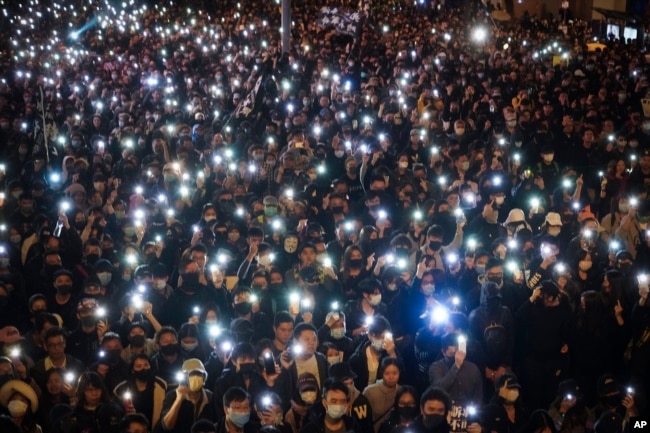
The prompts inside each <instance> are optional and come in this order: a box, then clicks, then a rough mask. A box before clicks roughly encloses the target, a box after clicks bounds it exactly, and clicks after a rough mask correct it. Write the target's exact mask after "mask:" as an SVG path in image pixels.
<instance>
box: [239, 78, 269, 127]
mask: <svg viewBox="0 0 650 433" xmlns="http://www.w3.org/2000/svg"><path fill="white" fill-rule="evenodd" d="M263 82H264V74H262V75H260V76H259V78H258V79H257V82H256V83H255V85H254V86H253V88H252V89H251V90H250V92H248V95H246V97H245V98H244V99H243V100H242V101H241V102H240V103H239V105H237V108H235V112H234V113H233V117H234V118H235V119H240V118H242V117H248V116H249V115H250V114H251V113H253V112H254V111H255V109H256V108H258V107H259V105H260V103H261V102H260V99H261V97H262V93H263V92H260V87H261V86H262V83H263Z"/></svg>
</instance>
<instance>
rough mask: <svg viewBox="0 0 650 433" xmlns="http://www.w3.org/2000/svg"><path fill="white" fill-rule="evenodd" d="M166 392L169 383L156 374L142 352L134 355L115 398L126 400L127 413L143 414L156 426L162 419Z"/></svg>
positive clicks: (114, 392) (115, 392) (116, 388)
mask: <svg viewBox="0 0 650 433" xmlns="http://www.w3.org/2000/svg"><path fill="white" fill-rule="evenodd" d="M166 394H167V384H166V383H165V381H164V380H162V379H161V378H159V377H156V376H154V372H153V369H152V368H151V363H150V362H149V358H148V357H147V355H145V354H142V353H139V354H135V355H133V358H131V361H129V373H128V376H127V378H126V380H124V381H123V382H120V383H119V384H118V385H117V386H116V387H115V389H114V390H113V395H114V397H115V399H116V400H122V401H124V407H125V410H126V412H127V413H129V414H130V413H139V414H142V415H144V416H146V417H147V420H150V422H151V424H152V425H154V426H157V425H158V421H159V420H160V413H161V411H162V407H163V401H164V399H165V396H166Z"/></svg>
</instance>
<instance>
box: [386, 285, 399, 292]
mask: <svg viewBox="0 0 650 433" xmlns="http://www.w3.org/2000/svg"><path fill="white" fill-rule="evenodd" d="M386 289H387V290H388V291H389V292H394V291H395V290H397V284H396V283H388V284H386Z"/></svg>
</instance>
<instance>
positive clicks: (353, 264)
mask: <svg viewBox="0 0 650 433" xmlns="http://www.w3.org/2000/svg"><path fill="white" fill-rule="evenodd" d="M362 263H363V261H362V260H361V259H350V267H351V268H354V269H358V268H360V267H361V265H362Z"/></svg>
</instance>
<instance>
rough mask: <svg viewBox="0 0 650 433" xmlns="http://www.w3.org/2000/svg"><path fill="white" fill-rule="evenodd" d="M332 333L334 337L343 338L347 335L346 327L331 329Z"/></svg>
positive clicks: (336, 338)
mask: <svg viewBox="0 0 650 433" xmlns="http://www.w3.org/2000/svg"><path fill="white" fill-rule="evenodd" d="M330 335H331V336H332V338H333V339H335V340H340V339H341V338H343V337H345V328H336V329H332V330H331V331H330Z"/></svg>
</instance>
